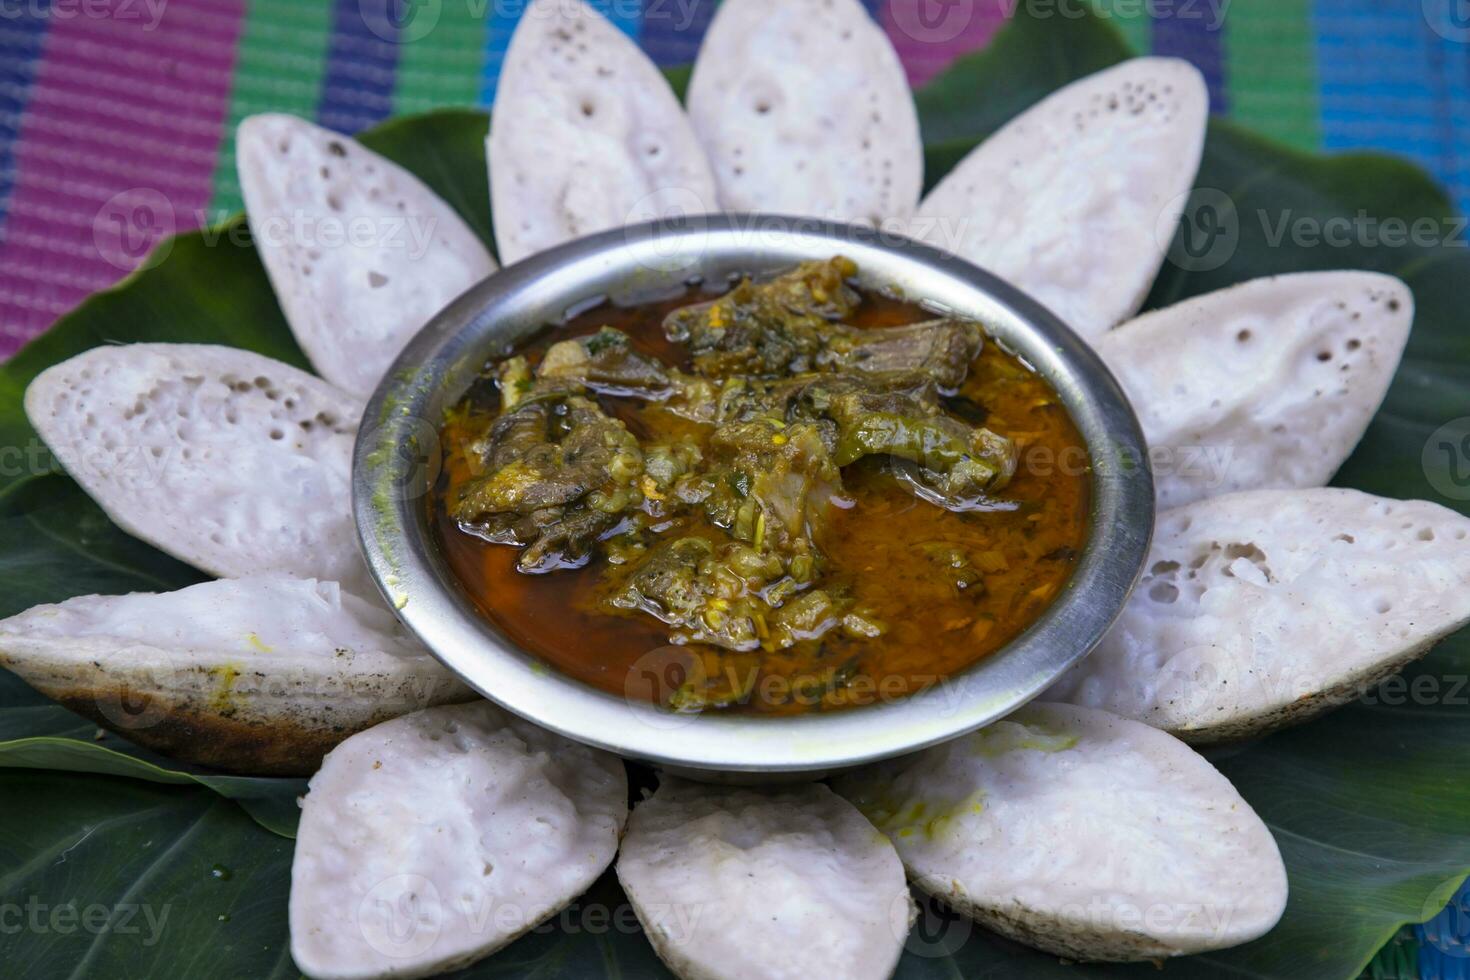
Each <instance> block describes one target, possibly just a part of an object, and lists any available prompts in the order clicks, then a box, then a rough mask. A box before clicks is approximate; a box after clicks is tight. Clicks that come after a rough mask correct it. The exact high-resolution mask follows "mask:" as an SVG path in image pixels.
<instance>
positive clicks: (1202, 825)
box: [835, 703, 1287, 961]
mask: <svg viewBox="0 0 1470 980" xmlns="http://www.w3.org/2000/svg"><path fill="white" fill-rule="evenodd" d="M835 785H836V788H837V790H838V792H840V793H842V794H843V795H844V796H846V797H847V798H848V799H850V800H852V801H853V802H854V803H855V804H856V805H857V806H858V808H859V809H861V810H862V811H863V812H864V813H866V814H867V815H868V817H869V818H870V819H872V820H873V821H874V823H875V824H876V825H877V826H878V827H879V829H881V830H883V831H884V832H885V833H887V834H888V835H889V837H890V839H891V840H892V841H893V842H894V845H895V846H896V847H897V848H898V852H899V855H900V856H901V857H902V858H903V861H904V866H905V867H906V868H907V869H908V873H909V877H910V878H911V879H912V880H913V882H914V884H915V885H917V886H918V887H919V888H920V889H922V890H923V891H925V892H927V893H929V894H931V895H934V896H935V897H936V898H938V899H940V900H942V901H944V902H945V903H947V904H949V905H951V906H953V907H954V908H955V909H956V910H958V911H960V912H963V913H964V914H966V915H969V916H972V917H973V918H975V920H976V921H978V922H980V923H981V924H982V925H985V926H986V927H988V928H991V929H994V930H995V931H996V932H999V933H1001V934H1002V935H1005V936H1008V937H1010V938H1012V939H1015V940H1016V941H1018V942H1022V943H1025V944H1026V945H1028V946H1034V947H1036V948H1037V949H1041V950H1045V951H1047V952H1050V953H1055V954H1056V955H1058V956H1063V957H1066V958H1068V959H1074V960H1109V961H1129V960H1147V959H1158V958H1161V957H1167V956H1178V955H1183V954H1187V953H1198V952H1204V951H1206V950H1211V949H1221V948H1224V947H1227V946H1234V945H1237V944H1239V943H1243V942H1248V941H1249V940H1251V939H1255V938H1256V937H1258V936H1261V935H1263V934H1265V933H1266V932H1267V931H1269V930H1270V929H1271V928H1272V927H1273V926H1274V925H1275V924H1276V922H1277V920H1278V919H1279V918H1280V917H1281V913H1282V911H1283V909H1284V908H1285V905H1286V893H1287V882H1286V869H1285V867H1284V866H1283V864H1282V862H1281V855H1280V852H1279V851H1278V849H1277V847H1276V842H1275V840H1273V839H1272V837H1271V833H1270V831H1269V830H1268V829H1267V828H1266V825H1265V824H1264V823H1262V822H1261V819H1260V818H1259V817H1258V816H1256V814H1255V812H1254V811H1253V810H1252V809H1251V808H1250V805H1249V804H1247V803H1246V802H1245V800H1243V799H1241V797H1240V794H1238V793H1237V792H1236V791H1235V787H1233V786H1231V785H1230V781H1229V780H1227V779H1226V778H1225V777H1224V776H1222V775H1221V774H1220V773H1219V772H1217V771H1216V770H1215V769H1214V767H1212V766H1211V765H1210V764H1209V763H1208V762H1206V761H1205V760H1204V759H1203V758H1202V757H1200V756H1198V755H1196V754H1195V753H1194V752H1193V751H1191V750H1190V748H1189V747H1188V746H1186V745H1185V744H1184V743H1182V742H1180V741H1179V740H1178V739H1175V738H1173V737H1172V736H1170V735H1168V734H1166V733H1164V732H1161V731H1158V730H1157V729H1154V728H1150V727H1149V726H1147V725H1143V724H1140V723H1139V722H1136V721H1130V720H1128V719H1125V718H1119V717H1116V716H1114V715H1110V714H1108V713H1107V712H1103V711H1095V710H1093V709H1091V708H1082V707H1078V706H1076V705H1062V704H1038V703H1033V704H1030V705H1027V706H1026V707H1024V708H1022V709H1020V710H1019V711H1017V712H1015V713H1014V714H1012V715H1010V716H1009V717H1008V718H1006V719H1005V720H1003V721H999V722H996V723H994V724H992V725H990V726H988V727H986V728H983V729H981V730H980V731H978V732H974V733H972V734H970V735H966V736H962V737H961V738H958V739H955V740H953V741H950V742H946V743H943V744H941V745H937V746H935V747H933V748H930V749H926V750H924V751H923V752H919V753H917V754H915V755H911V756H907V757H905V758H902V759H898V760H894V761H891V762H886V763H879V764H878V765H876V766H874V767H871V768H869V769H866V770H861V771H859V772H857V773H854V774H851V775H847V776H842V777H840V778H839V779H838V780H837V781H836V783H835Z"/></svg>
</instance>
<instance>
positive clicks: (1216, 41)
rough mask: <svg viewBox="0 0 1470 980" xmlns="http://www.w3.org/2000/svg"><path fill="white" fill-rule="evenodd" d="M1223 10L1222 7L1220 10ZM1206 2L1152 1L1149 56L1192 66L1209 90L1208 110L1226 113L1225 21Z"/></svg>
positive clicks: (1150, 7)
mask: <svg viewBox="0 0 1470 980" xmlns="http://www.w3.org/2000/svg"><path fill="white" fill-rule="evenodd" d="M1221 9H1223V8H1221ZM1213 10H1214V5H1211V4H1207V3H1188V4H1185V3H1177V2H1174V0H1152V2H1151V3H1150V4H1149V13H1150V15H1151V16H1152V17H1153V53H1154V54H1156V55H1168V56H1172V57H1175V58H1183V59H1185V60H1186V61H1190V62H1193V63H1194V66H1195V67H1196V68H1198V69H1199V70H1200V71H1201V72H1203V73H1204V76H1205V84H1206V85H1208V86H1209V89H1210V111H1211V112H1216V113H1224V112H1227V111H1229V106H1228V105H1227V104H1226V103H1227V99H1226V97H1225V19H1224V17H1223V15H1221V16H1217V15H1216V14H1215V13H1213Z"/></svg>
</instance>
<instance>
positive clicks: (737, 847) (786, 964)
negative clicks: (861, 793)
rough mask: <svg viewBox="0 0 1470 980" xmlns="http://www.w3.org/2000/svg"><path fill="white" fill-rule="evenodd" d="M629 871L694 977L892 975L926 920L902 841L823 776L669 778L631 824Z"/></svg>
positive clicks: (672, 953)
mask: <svg viewBox="0 0 1470 980" xmlns="http://www.w3.org/2000/svg"><path fill="white" fill-rule="evenodd" d="M618 880H619V881H620V882H621V883H622V885H623V889H624V891H626V892H627V894H628V899H629V901H631V902H632V903H633V908H634V910H635V911H636V912H637V913H638V920H639V921H640V922H641V923H642V924H643V929H644V932H645V933H646V934H647V935H648V938H649V939H650V940H651V941H652V942H653V947H654V949H655V950H656V951H657V952H658V955H659V958H660V959H662V960H663V961H664V963H665V964H667V965H668V967H669V968H670V969H671V970H673V971H674V972H675V973H676V974H678V975H679V976H680V977H682V978H684V980H747V978H750V977H762V978H766V980H784V978H790V980H804V978H807V977H814V976H834V977H844V978H851V980H860V978H865V977H866V978H874V980H881V978H883V977H887V976H888V975H890V974H891V973H892V972H893V969H894V966H895V965H896V964H897V962H898V957H899V954H900V953H901V952H902V951H903V945H904V940H905V938H906V937H907V936H908V931H909V926H910V924H911V923H912V921H913V900H912V898H911V897H910V896H909V890H908V885H907V883H906V882H905V881H904V874H903V865H902V864H901V863H900V862H899V860H898V855H897V854H896V853H894V850H893V847H892V845H891V844H889V842H888V841H887V840H886V839H885V838H884V837H883V835H881V834H879V833H878V832H877V831H875V830H874V829H873V826H872V825H871V824H870V823H868V821H867V820H866V819H864V818H863V815H862V814H860V813H858V811H857V810H855V809H854V808H853V807H852V806H851V804H849V803H848V802H847V801H846V800H843V799H842V798H841V797H839V796H836V795H834V794H833V793H832V791H831V790H829V789H828V788H827V787H826V786H823V785H821V784H818V783H813V784H809V785H805V786H795V787H790V788H783V789H780V790H769V791H757V790H752V789H740V788H733V787H716V786H703V785H698V784H694V783H687V782H682V781H679V780H673V779H668V778H666V779H664V781H663V782H662V783H660V785H659V788H658V792H657V793H655V794H654V795H653V797H652V798H651V799H649V800H647V801H645V802H644V803H642V804H640V805H639V806H638V807H637V808H636V809H635V810H634V811H633V816H632V818H631V819H630V820H629V821H628V835H627V837H626V838H624V840H623V848H622V853H621V854H620V856H619V857H618Z"/></svg>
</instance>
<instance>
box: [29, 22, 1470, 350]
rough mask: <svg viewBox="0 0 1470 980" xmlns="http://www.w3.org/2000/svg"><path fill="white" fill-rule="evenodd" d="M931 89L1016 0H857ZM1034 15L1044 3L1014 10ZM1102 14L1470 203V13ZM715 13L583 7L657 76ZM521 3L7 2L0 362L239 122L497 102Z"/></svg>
mask: <svg viewBox="0 0 1470 980" xmlns="http://www.w3.org/2000/svg"><path fill="white" fill-rule="evenodd" d="M866 2H867V4H868V6H869V8H870V9H871V10H872V11H873V13H874V15H875V17H877V18H878V20H879V22H880V23H881V24H882V25H883V27H884V28H885V30H886V31H887V32H888V34H889V36H890V37H892V38H893V40H894V43H895V45H896V46H897V48H898V50H899V52H900V54H901V55H902V57H903V60H904V63H905V65H906V66H907V68H908V72H909V75H910V77H911V79H912V80H913V81H914V82H915V83H916V84H917V83H921V82H923V81H924V80H926V79H927V78H929V77H930V76H932V75H933V74H934V73H935V72H937V71H938V70H940V69H941V68H942V67H943V66H944V65H945V64H947V63H948V62H949V60H950V59H952V58H953V57H955V56H956V55H957V54H960V53H962V52H965V51H968V50H971V49H974V48H977V47H980V46H983V45H984V44H985V43H986V42H987V41H988V40H989V38H990V37H991V35H992V34H993V33H994V32H995V30H996V29H997V28H998V27H999V26H1000V25H1001V24H1002V23H1003V22H1004V20H1005V17H1006V15H1007V12H1008V11H1009V10H1012V9H1014V5H1015V3H1016V2H1018V0H866ZM1022 2H1043V0H1022ZM1044 2H1046V3H1047V5H1048V9H1049V10H1053V11H1055V12H1056V15H1057V16H1059V17H1060V16H1066V15H1067V14H1068V12H1069V11H1072V12H1074V11H1076V10H1078V9H1079V5H1080V4H1083V3H1087V2H1093V3H1095V4H1096V5H1097V7H1098V8H1099V10H1100V11H1101V12H1102V13H1103V14H1104V15H1105V16H1107V17H1108V18H1109V19H1111V20H1112V21H1113V22H1114V23H1115V24H1117V26H1118V27H1119V28H1121V29H1122V31H1123V32H1124V34H1125V35H1126V36H1127V37H1128V38H1129V40H1130V41H1131V42H1132V44H1133V45H1134V46H1135V47H1136V48H1137V49H1138V50H1140V51H1153V52H1157V53H1159V54H1172V55H1179V56H1182V57H1185V58H1188V59H1190V60H1191V61H1193V62H1194V63H1195V64H1197V65H1198V66H1199V67H1200V68H1201V69H1202V70H1203V71H1204V72H1205V74H1206V75H1207V77H1208V78H1209V81H1210V92H1211V97H1212V100H1213V107H1214V110H1215V111H1216V112H1218V113H1222V114H1225V115H1229V116H1232V117H1234V118H1236V119H1238V120H1240V121H1241V122H1243V123H1245V124H1246V125H1248V126H1251V127H1253V128H1255V129H1257V130H1259V131H1261V132H1264V133H1268V134H1270V135H1272V136H1275V137H1277V138H1278V139H1281V140H1285V141H1286V142H1288V143H1291V144H1293V145H1296V146H1299V147H1303V148H1308V149H1318V148H1325V149H1331V150H1336V149H1347V148H1355V147H1372V148H1376V149H1380V150H1387V151H1390V152H1394V153H1399V154H1403V155H1404V156H1407V157H1409V158H1411V159H1413V160H1415V161H1417V162H1418V163H1420V164H1422V165H1423V166H1425V167H1426V168H1428V169H1429V170H1430V171H1431V172H1433V173H1434V174H1436V175H1437V176H1438V177H1439V178H1440V179H1441V180H1442V181H1443V182H1444V184H1445V185H1446V186H1447V187H1448V188H1450V190H1451V192H1452V194H1453V195H1454V196H1455V198H1456V200H1457V201H1458V202H1459V204H1460V207H1461V208H1462V210H1470V2H1467V0H1044ZM715 3H716V0H597V2H596V3H595V5H597V6H600V7H601V8H602V9H603V10H604V12H606V13H607V14H608V15H609V16H610V17H611V18H612V19H613V20H614V21H616V22H617V23H618V24H619V26H621V27H622V28H623V29H624V30H626V31H627V32H628V33H629V34H630V35H631V36H633V37H634V38H636V39H637V40H638V41H639V42H640V43H641V44H642V45H643V47H644V48H645V49H646V50H647V51H648V52H649V54H650V55H651V56H652V57H653V58H654V59H655V60H656V61H658V62H659V63H660V64H663V65H676V64H684V63H687V62H689V61H690V60H691V59H692V58H693V56H694V53H695V51H696V50H697V48H698V44H699V38H700V36H701V34H702V33H703V30H704V28H705V26H706V25H707V24H708V23H709V19H710V17H711V15H712V13H713V10H714V7H715ZM524 6H525V0H253V2H246V0H3V2H0V357H4V356H5V355H7V354H9V353H11V352H13V351H14V350H15V349H16V348H17V347H19V346H20V344H21V343H23V342H24V341H25V340H26V339H28V338H29V337H32V336H34V335H35V334H37V333H39V332H40V331H41V330H43V329H45V328H46V326H47V325H49V324H50V323H51V322H52V321H54V320H55V319H56V317H57V316H58V315H60V314H62V313H64V312H66V311H67V310H68V309H70V308H71V307H72V306H74V305H75V304H76V303H77V302H78V301H79V300H81V299H82V298H83V297H84V296H86V295H87V294H88V293H90V292H92V291H93V290H96V289H98V288H100V287H102V286H105V285H107V284H109V283H111V282H113V281H114V280H116V279H117V278H118V277H119V276H120V275H122V274H123V273H124V272H126V271H127V270H128V269H129V268H131V266H132V265H133V264H134V263H135V262H136V261H137V260H138V259H139V258H140V257H141V255H142V254H143V252H144V251H145V250H146V247H147V245H148V244H150V243H151V241H152V240H153V239H155V238H157V237H158V236H160V235H163V234H166V233H168V232H170V231H174V230H181V229H185V228H190V227H194V226H196V225H198V224H200V223H202V222H204V221H206V220H209V219H211V218H215V217H219V216H222V215H224V214H227V213H229V212H230V211H233V210H234V209H236V208H238V207H239V204H240V197H239V188H238V186H237V184H236V180H235V173H234V159H233V146H232V140H231V135H230V134H231V133H232V132H233V129H234V125H235V123H236V122H238V121H239V120H240V119H241V118H242V117H243V116H246V115H248V114H250V113H253V112H261V111H265V110H283V111H288V112H294V113H297V114H300V115H303V116H306V117H309V118H315V119H317V120H319V121H320V122H322V123H324V124H325V125H327V126H331V127H333V128H336V129H340V130H344V131H348V132H352V131H355V130H358V129H361V128H362V127H364V126H368V125H371V124H373V123H375V122H377V121H379V120H381V119H384V118H386V117H387V116H390V115H393V114H395V113H411V112H418V111H421V110H424V109H427V108H430V107H433V106H444V105H488V104H489V103H490V102H491V101H492V100H493V99H494V97H495V83H496V77H497V75H498V73H499V71H500V63H501V59H502V57H503V55H504V52H505V47H506V44H507V43H508V41H509V39H510V35H511V31H512V30H513V28H514V26H515V22H516V19H517V17H518V16H519V14H520V13H521V11H522V10H523V9H524Z"/></svg>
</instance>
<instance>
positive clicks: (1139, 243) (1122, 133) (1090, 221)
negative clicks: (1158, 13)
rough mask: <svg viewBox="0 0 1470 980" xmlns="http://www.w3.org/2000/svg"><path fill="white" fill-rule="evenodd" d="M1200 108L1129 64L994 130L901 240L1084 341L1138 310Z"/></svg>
mask: <svg viewBox="0 0 1470 980" xmlns="http://www.w3.org/2000/svg"><path fill="white" fill-rule="evenodd" d="M1208 115H1209V97H1208V93H1207V92H1206V89H1205V81H1204V77H1203V76H1202V75H1201V74H1200V73H1199V70H1198V69H1196V68H1195V67H1194V66H1193V65H1191V64H1189V62H1187V61H1182V60H1180V59H1178V58H1133V59H1131V60H1129V61H1125V62H1123V63H1121V64H1119V65H1115V66H1114V67H1112V68H1108V69H1105V70H1103V71H1100V72H1098V73H1096V74H1094V75H1089V76H1087V77H1086V78H1082V79H1079V80H1078V81H1075V82H1073V83H1071V84H1070V85H1067V86H1065V87H1064V88H1061V89H1058V90H1057V91H1056V92H1054V93H1052V94H1051V95H1049V96H1047V97H1046V98H1045V99H1042V100H1041V101H1040V102H1038V103H1037V104H1036V105H1034V106H1032V107H1031V108H1029V109H1027V110H1026V111H1025V112H1023V113H1021V114H1020V115H1019V116H1017V117H1016V118H1015V119H1012V120H1011V121H1010V122H1008V123H1007V124H1006V125H1004V126H1002V127H1001V128H1000V129H999V130H997V131H996V132H995V133H994V134H993V135H991V136H990V137H989V138H988V139H986V140H985V142H983V143H981V144H980V145H979V146H978V147H976V148H975V149H974V150H972V151H971V152H970V154H969V155H968V156H967V157H965V158H964V159H963V160H961V161H960V163H959V164H958V165H957V166H956V167H955V168H954V169H953V170H952V171H950V173H949V175H948V176H946V177H945V178H944V179H943V180H942V181H940V182H939V185H938V186H937V187H935V188H934V189H933V190H932V191H930V192H929V195H928V196H927V197H925V198H924V200H923V202H922V203H921V204H920V205H919V209H918V212H917V213H916V215H915V217H914V220H913V223H912V230H911V232H910V233H911V234H912V235H913V236H914V237H915V238H918V239H920V240H922V241H925V242H928V243H929V244H931V245H935V246H938V247H939V248H943V249H947V250H948V251H951V252H954V253H955V254H957V255H959V256H960V257H961V258H964V259H967V260H969V261H970V262H973V263H975V264H976V265H979V266H982V267H984V268H985V269H988V270H989V271H991V272H993V273H995V274H996V275H998V276H1000V277H1001V278H1003V279H1005V280H1007V281H1008V282H1010V283H1012V284H1014V285H1015V286H1017V287H1019V288H1020V289H1023V290H1025V291H1026V292H1028V293H1030V294H1031V295H1032V296H1033V297H1035V298H1036V299H1038V300H1040V301H1041V302H1042V303H1044V304H1045V305H1046V306H1047V307H1049V308H1050V309H1051V310H1052V312H1054V313H1056V314H1057V315H1058V316H1059V317H1061V318H1062V319H1063V320H1064V321H1066V323H1067V325H1068V326H1070V327H1071V328H1072V329H1073V330H1075V331H1077V333H1079V334H1081V335H1082V336H1083V337H1085V338H1089V339H1091V338H1095V337H1097V336H1098V335H1099V334H1101V333H1102V332H1103V331H1104V330H1107V329H1109V328H1110V327H1112V326H1114V325H1115V324H1117V323H1119V322H1121V321H1122V320H1125V319H1127V318H1128V317H1130V316H1132V315H1133V313H1134V312H1136V311H1137V310H1138V308H1139V306H1140V305H1142V303H1143V299H1144V297H1145V296H1146V295H1147V294H1148V291H1149V287H1151V286H1152V285H1153V281H1154V277H1155V276H1156V275H1157V274H1158V271H1159V266H1160V265H1161V264H1162V263H1163V260H1164V254H1165V250H1166V249H1167V248H1168V245H1169V240H1170V238H1171V237H1172V236H1173V234H1174V229H1175V227H1176V226H1177V225H1178V221H1179V216H1180V214H1181V213H1182V212H1183V208H1184V204H1185V199H1186V197H1187V195H1188V192H1189V189H1190V187H1191V186H1192V185H1193V183H1194V178H1195V174H1196V172H1197V171H1198V170H1199V161H1200V154H1201V152H1202V151H1203V148H1204V139H1205V123H1206V121H1207V119H1208Z"/></svg>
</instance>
